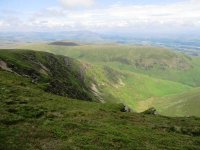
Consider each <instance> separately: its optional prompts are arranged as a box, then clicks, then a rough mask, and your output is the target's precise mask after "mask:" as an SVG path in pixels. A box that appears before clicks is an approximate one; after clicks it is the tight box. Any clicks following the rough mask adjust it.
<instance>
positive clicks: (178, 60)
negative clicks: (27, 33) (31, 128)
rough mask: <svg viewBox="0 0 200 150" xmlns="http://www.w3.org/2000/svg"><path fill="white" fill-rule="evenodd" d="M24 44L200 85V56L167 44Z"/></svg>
mask: <svg viewBox="0 0 200 150" xmlns="http://www.w3.org/2000/svg"><path fill="white" fill-rule="evenodd" d="M20 47H21V48H28V49H34V50H42V51H47V52H52V53H55V54H59V55H65V56H69V57H72V58H75V59H79V60H82V61H87V62H90V63H92V64H101V65H106V66H109V67H113V68H115V69H118V70H124V71H130V72H134V73H140V74H145V75H148V76H151V77H155V78H159V79H164V80H170V81H174V82H179V83H183V84H186V85H189V86H193V87H198V86H200V76H199V75H198V74H200V65H199V64H200V57H190V56H187V55H184V54H182V53H176V52H174V51H172V50H170V49H166V48H160V47H152V46H135V45H121V44H104V45H102V44H93V45H91V44H90V45H87V44H85V45H84V44H83V45H81V46H76V47H61V46H55V45H54V46H53V45H47V44H32V45H27V46H20Z"/></svg>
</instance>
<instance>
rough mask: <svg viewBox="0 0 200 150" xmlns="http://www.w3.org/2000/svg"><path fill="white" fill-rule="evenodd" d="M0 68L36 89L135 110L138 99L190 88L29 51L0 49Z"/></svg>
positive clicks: (170, 93) (174, 92)
mask: <svg viewBox="0 0 200 150" xmlns="http://www.w3.org/2000/svg"><path fill="white" fill-rule="evenodd" d="M0 58H1V68H3V66H4V68H3V69H4V70H8V71H9V70H10V71H12V72H14V73H16V74H19V75H22V76H24V77H29V78H31V79H32V82H33V83H35V84H38V85H40V88H41V89H43V90H44V91H46V92H50V93H53V94H56V95H60V96H67V97H70V98H75V99H83V100H90V101H100V102H102V103H105V102H112V103H123V104H124V105H126V106H128V107H130V108H131V109H132V110H134V111H138V104H139V103H140V101H143V100H146V99H149V98H151V97H163V96H167V95H172V94H178V93H183V92H186V91H188V90H190V89H191V88H192V87H190V86H188V85H184V84H181V83H177V82H174V81H168V80H162V79H159V78H158V79H157V78H153V77H150V76H147V75H143V74H138V73H134V72H130V71H120V70H117V69H114V68H110V67H108V66H106V65H98V64H94V65H92V64H89V63H87V62H83V61H81V62H80V61H76V60H74V59H71V58H69V57H64V56H58V55H53V54H51V53H46V52H36V51H29V50H0Z"/></svg>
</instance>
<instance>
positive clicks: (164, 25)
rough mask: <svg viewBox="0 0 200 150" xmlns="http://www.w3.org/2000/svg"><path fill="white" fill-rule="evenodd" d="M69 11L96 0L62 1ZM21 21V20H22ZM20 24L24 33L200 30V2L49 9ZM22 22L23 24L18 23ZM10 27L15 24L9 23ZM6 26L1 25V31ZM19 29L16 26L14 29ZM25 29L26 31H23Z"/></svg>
mask: <svg viewBox="0 0 200 150" xmlns="http://www.w3.org/2000/svg"><path fill="white" fill-rule="evenodd" d="M60 1H62V3H63V4H64V5H65V6H66V7H80V6H82V7H89V6H91V5H92V4H94V1H93V0H60ZM18 17H19V16H18ZM26 18H27V19H21V18H20V21H21V22H20V23H18V24H19V25H18V26H20V24H21V28H24V29H29V28H30V29H35V30H36V29H37V28H43V29H45V30H71V29H77V30H84V29H87V30H101V29H102V30H104V29H107V30H118V29H121V30H123V29H126V30H141V31H142V30H143V29H144V30H153V29H154V30H164V29H168V30H171V32H173V31H176V30H177V29H184V28H194V29H195V28H196V29H198V30H199V29H200V0H187V1H184V2H178V3H172V4H166V5H155V4H154V5H122V4H121V3H117V4H115V5H112V6H108V7H107V8H92V7H91V8H90V9H84V10H82V9H81V10H80V9H64V8H60V7H55V8H47V9H44V10H42V11H40V12H35V13H32V14H31V15H30V16H29V17H26ZM18 22H19V21H18ZM8 23H9V24H11V23H12V22H11V21H9V22H8ZM5 25H6V23H5V22H4V23H0V30H1V28H2V26H5ZM10 26H13V27H15V26H16V25H15V24H14V23H13V24H12V25H10ZM22 26H25V27H22Z"/></svg>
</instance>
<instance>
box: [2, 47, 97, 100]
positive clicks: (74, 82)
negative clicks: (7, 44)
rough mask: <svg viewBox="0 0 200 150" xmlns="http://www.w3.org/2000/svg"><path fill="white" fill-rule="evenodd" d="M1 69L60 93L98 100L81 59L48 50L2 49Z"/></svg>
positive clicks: (47, 89)
mask: <svg viewBox="0 0 200 150" xmlns="http://www.w3.org/2000/svg"><path fill="white" fill-rule="evenodd" d="M0 68H2V69H4V70H7V71H10V72H13V73H16V74H19V75H21V76H24V77H27V78H31V79H32V83H33V84H38V85H40V87H41V89H43V90H45V91H47V92H51V93H54V94H57V95H60V96H68V97H71V98H78V99H83V100H94V99H95V97H94V96H93V94H92V92H91V90H90V86H89V85H87V81H86V80H87V79H86V78H85V68H84V66H83V64H81V63H80V62H78V61H76V60H74V59H71V58H68V57H63V56H56V55H53V54H50V53H45V52H34V51H26V50H0Z"/></svg>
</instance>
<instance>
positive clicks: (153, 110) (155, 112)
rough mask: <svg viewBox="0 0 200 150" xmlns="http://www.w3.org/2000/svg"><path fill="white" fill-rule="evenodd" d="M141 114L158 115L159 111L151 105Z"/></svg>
mask: <svg viewBox="0 0 200 150" xmlns="http://www.w3.org/2000/svg"><path fill="white" fill-rule="evenodd" d="M143 114H148V115H158V114H159V113H158V112H157V110H156V109H155V108H154V107H152V108H149V109H148V110H146V111H144V112H143Z"/></svg>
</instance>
